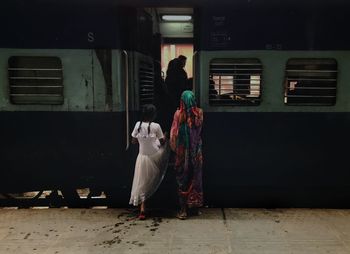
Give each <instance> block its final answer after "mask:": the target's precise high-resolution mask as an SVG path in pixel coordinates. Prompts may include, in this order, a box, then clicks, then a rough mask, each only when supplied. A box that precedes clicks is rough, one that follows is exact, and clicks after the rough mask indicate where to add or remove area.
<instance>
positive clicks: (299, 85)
mask: <svg viewBox="0 0 350 254" xmlns="http://www.w3.org/2000/svg"><path fill="white" fill-rule="evenodd" d="M337 72H338V71H337V62H336V60H334V59H290V60H288V62H287V66H286V74H285V83H284V103H285V104H289V105H334V104H335V102H336V91H337V90H336V89H337Z"/></svg>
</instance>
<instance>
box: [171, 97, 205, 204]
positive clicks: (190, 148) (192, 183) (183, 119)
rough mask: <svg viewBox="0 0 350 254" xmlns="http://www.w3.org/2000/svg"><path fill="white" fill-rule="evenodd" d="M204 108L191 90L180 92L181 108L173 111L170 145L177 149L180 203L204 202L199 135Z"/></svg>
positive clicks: (177, 177)
mask: <svg viewBox="0 0 350 254" xmlns="http://www.w3.org/2000/svg"><path fill="white" fill-rule="evenodd" d="M202 123H203V111H202V109H200V108H198V107H197V105H196V101H195V96H194V94H193V93H192V92H191V91H184V92H183V93H182V95H181V101H180V109H178V110H177V111H176V112H175V114H174V120H173V124H172V127H171V131H170V146H171V148H172V150H173V151H174V152H175V153H176V160H175V170H176V180H177V183H178V187H179V189H178V192H179V197H180V203H181V205H184V204H186V205H188V206H189V207H200V206H202V205H203V187H202V164H203V157H202V139H201V130H202Z"/></svg>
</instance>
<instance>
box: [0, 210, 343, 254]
mask: <svg viewBox="0 0 350 254" xmlns="http://www.w3.org/2000/svg"><path fill="white" fill-rule="evenodd" d="M201 211H202V215H200V216H193V217H190V218H189V219H188V220H185V221H180V220H178V219H176V218H174V217H173V216H174V212H173V211H167V210H153V211H151V213H152V214H151V216H152V217H149V218H148V219H147V220H145V221H139V220H137V219H135V213H134V212H133V211H131V210H127V209H23V210H22V209H20V210H18V209H0V253H1V254H24V253H26V254H27V253H28V254H29V253H30V254H32V253H40V254H73V253H74V254H90V253H91V254H95V253H96V254H104V253H114V254H124V253H149V254H157V253H159V254H160V253H161V254H165V253H169V254H170V253H172V254H187V253H191V254H192V253H198V254H199V253H200V254H206V253H244V254H255V253H259V254H261V253H268V254H274V253H276V254H277V253H278V254H281V253H290V254H292V253H293V254H301V253H303V254H312V253H315V254H316V253H317V254H323V253H338V254H349V253H350V210H323V209H274V210H266V209H228V208H225V209H208V208H206V209H202V210H201Z"/></svg>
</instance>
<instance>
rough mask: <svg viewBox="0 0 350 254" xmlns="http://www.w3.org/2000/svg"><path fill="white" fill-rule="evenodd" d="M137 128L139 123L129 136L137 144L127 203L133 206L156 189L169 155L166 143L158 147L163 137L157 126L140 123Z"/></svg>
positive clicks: (155, 124)
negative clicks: (137, 149) (135, 139)
mask: <svg viewBox="0 0 350 254" xmlns="http://www.w3.org/2000/svg"><path fill="white" fill-rule="evenodd" d="M139 127H140V122H137V123H136V124H135V128H134V130H133V132H132V134H131V136H132V137H134V138H137V140H138V142H139V154H138V156H137V159H136V163H135V172H134V180H133V183H132V189H131V197H130V201H129V203H130V204H132V205H134V206H137V205H139V204H140V203H141V202H143V201H145V200H146V199H148V198H149V197H150V196H151V195H152V194H153V193H154V192H155V191H156V190H157V189H158V187H159V185H160V183H161V181H162V180H163V177H164V175H165V172H166V168H167V163H168V157H169V154H170V148H169V145H168V144H167V143H166V144H164V145H163V146H161V145H160V142H159V139H161V138H164V135H163V132H162V129H161V127H160V125H159V124H157V123H154V122H152V123H148V122H142V124H141V128H140V130H139ZM148 127H150V132H149V133H148Z"/></svg>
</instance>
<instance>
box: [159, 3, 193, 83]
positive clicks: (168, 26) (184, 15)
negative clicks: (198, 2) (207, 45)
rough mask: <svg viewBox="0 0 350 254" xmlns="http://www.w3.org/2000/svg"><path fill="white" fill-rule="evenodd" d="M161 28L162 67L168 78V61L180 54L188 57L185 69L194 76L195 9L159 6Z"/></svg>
mask: <svg viewBox="0 0 350 254" xmlns="http://www.w3.org/2000/svg"><path fill="white" fill-rule="evenodd" d="M157 12H158V16H159V29H160V33H161V35H162V41H163V42H162V45H161V65H162V66H161V68H162V74H163V77H164V78H166V71H167V68H168V63H169V61H171V60H172V59H174V58H176V57H178V56H179V55H184V56H186V57H187V61H186V66H185V71H186V73H187V76H188V78H192V76H193V70H192V57H193V9H192V8H157Z"/></svg>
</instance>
